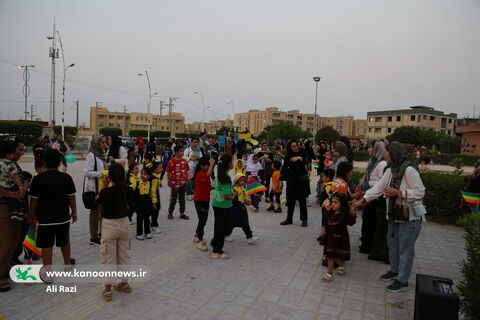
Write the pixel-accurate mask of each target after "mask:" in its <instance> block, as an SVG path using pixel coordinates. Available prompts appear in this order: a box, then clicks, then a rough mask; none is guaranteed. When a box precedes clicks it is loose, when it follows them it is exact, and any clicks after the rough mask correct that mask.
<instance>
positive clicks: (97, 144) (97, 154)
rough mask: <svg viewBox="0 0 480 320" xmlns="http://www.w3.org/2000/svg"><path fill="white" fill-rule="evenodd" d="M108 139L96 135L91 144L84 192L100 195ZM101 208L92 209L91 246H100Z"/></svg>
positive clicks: (90, 225) (90, 218) (90, 220)
mask: <svg viewBox="0 0 480 320" xmlns="http://www.w3.org/2000/svg"><path fill="white" fill-rule="evenodd" d="M106 145H107V139H106V138H105V137H104V136H101V135H94V136H93V137H92V141H91V142H90V148H89V153H88V155H87V159H86V161H87V164H86V166H85V171H84V173H85V178H86V181H85V187H84V190H83V192H95V193H96V194H98V191H99V190H98V179H99V178H102V177H103V174H102V170H105V169H106V162H105V151H104V150H105V148H106ZM100 223H101V219H100V208H99V207H98V206H97V205H96V206H94V207H93V208H91V209H90V217H89V229H90V244H92V245H100V236H99V230H101V225H100Z"/></svg>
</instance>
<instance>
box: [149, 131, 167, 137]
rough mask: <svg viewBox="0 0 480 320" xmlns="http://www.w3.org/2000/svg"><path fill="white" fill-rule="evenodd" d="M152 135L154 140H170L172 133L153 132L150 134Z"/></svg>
mask: <svg viewBox="0 0 480 320" xmlns="http://www.w3.org/2000/svg"><path fill="white" fill-rule="evenodd" d="M150 135H151V136H152V137H154V138H169V137H170V131H153V132H150Z"/></svg>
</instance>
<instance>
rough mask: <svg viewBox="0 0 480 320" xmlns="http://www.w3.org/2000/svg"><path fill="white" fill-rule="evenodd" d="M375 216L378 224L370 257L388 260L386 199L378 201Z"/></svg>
mask: <svg viewBox="0 0 480 320" xmlns="http://www.w3.org/2000/svg"><path fill="white" fill-rule="evenodd" d="M375 215H376V217H377V221H376V222H377V224H376V228H375V235H374V236H373V241H372V246H371V250H370V255H372V256H373V257H375V258H378V259H382V260H388V245H387V232H388V221H387V204H386V200H385V199H381V200H378V201H377V206H376V210H375Z"/></svg>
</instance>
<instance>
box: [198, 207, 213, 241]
mask: <svg viewBox="0 0 480 320" xmlns="http://www.w3.org/2000/svg"><path fill="white" fill-rule="evenodd" d="M209 207H210V203H209V202H208V201H195V209H196V210H197V216H198V224H197V230H196V231H195V233H196V235H197V238H198V239H200V240H203V235H204V234H205V231H204V230H205V225H206V224H207V220H208V209H209Z"/></svg>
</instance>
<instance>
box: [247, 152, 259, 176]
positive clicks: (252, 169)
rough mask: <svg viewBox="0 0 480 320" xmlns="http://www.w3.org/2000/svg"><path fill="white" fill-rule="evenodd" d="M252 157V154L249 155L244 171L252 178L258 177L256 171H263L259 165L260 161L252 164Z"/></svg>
mask: <svg viewBox="0 0 480 320" xmlns="http://www.w3.org/2000/svg"><path fill="white" fill-rule="evenodd" d="M253 156H254V154H251V155H250V156H249V157H248V161H247V168H246V171H247V172H250V174H251V175H252V176H255V177H257V176H258V171H260V170H262V169H263V166H262V164H261V163H260V161H258V162H257V163H253Z"/></svg>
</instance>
